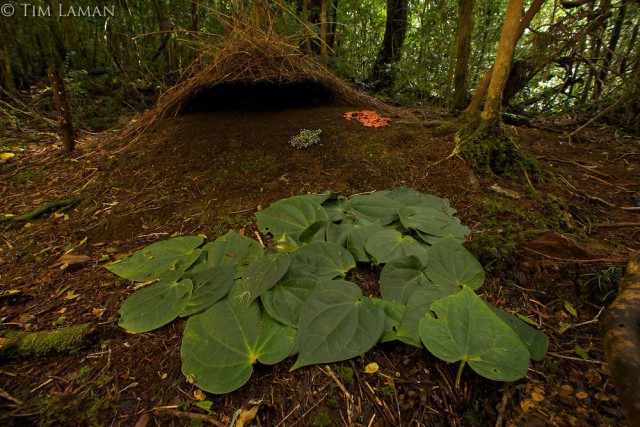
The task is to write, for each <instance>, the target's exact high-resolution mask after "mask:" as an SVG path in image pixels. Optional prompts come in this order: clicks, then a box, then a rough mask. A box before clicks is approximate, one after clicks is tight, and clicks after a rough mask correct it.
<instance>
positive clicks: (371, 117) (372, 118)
mask: <svg viewBox="0 0 640 427" xmlns="http://www.w3.org/2000/svg"><path fill="white" fill-rule="evenodd" d="M344 118H345V119H347V120H354V119H355V120H357V121H359V122H360V123H362V124H363V125H364V126H366V127H368V128H379V127H382V126H389V123H391V119H390V118H388V117H382V116H380V115H379V114H378V113H376V112H375V111H371V110H363V111H349V112H348V113H344Z"/></svg>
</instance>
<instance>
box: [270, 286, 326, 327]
mask: <svg viewBox="0 0 640 427" xmlns="http://www.w3.org/2000/svg"><path fill="white" fill-rule="evenodd" d="M317 283H318V279H317V278H316V277H314V276H311V275H305V274H287V275H285V277H283V278H282V280H281V281H280V282H279V283H278V284H277V285H275V286H274V287H273V288H271V289H269V290H268V291H267V292H265V293H263V294H262V295H261V296H260V300H261V301H262V304H263V305H264V308H265V310H267V312H268V313H269V314H270V315H271V317H273V318H274V319H276V320H277V321H278V322H281V323H284V324H285V325H289V326H292V327H294V328H298V317H299V316H300V308H301V307H302V304H303V303H304V301H305V300H306V299H307V296H308V295H309V292H311V291H312V290H313V289H314V288H315V287H316V284H317Z"/></svg>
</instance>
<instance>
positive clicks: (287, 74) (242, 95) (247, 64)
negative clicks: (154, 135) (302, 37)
mask: <svg viewBox="0 0 640 427" xmlns="http://www.w3.org/2000/svg"><path fill="white" fill-rule="evenodd" d="M313 105H344V106H350V107H362V108H370V109H376V110H378V111H382V112H385V113H389V112H390V110H391V108H390V107H389V106H387V105H385V104H383V103H382V102H380V101H378V100H376V99H375V98H373V97H371V96H369V95H366V94H364V93H362V92H359V91H358V90H356V89H355V88H354V87H353V86H351V85H350V84H349V83H347V82H346V81H344V80H342V79H340V78H339V77H337V76H335V75H334V74H332V73H331V72H330V71H328V70H327V69H326V68H324V67H323V66H321V65H320V64H318V63H317V62H315V61H314V60H313V59H311V58H309V57H307V56H305V55H303V54H302V52H300V50H299V49H298V48H297V47H296V46H294V45H292V44H290V43H289V42H288V41H287V40H285V39H283V38H282V37H280V36H277V35H274V34H266V33H264V32H260V31H256V30H253V31H251V32H245V31H241V30H235V31H234V32H232V33H231V34H230V35H229V36H228V37H227V38H226V39H225V41H224V42H223V43H222V44H221V45H220V46H219V47H218V49H217V50H216V51H215V53H214V55H213V59H212V61H211V63H210V64H209V65H207V66H205V67H204V68H203V69H202V70H201V71H199V72H198V73H196V74H195V75H193V76H192V77H191V78H189V79H187V80H186V81H184V82H183V83H181V84H178V85H177V86H175V87H173V88H171V89H169V90H168V91H167V92H165V94H163V95H162V96H161V98H160V100H159V101H158V105H157V106H156V108H154V109H152V110H150V111H148V112H146V113H145V114H143V116H142V117H140V119H139V120H137V121H136V122H135V123H134V124H133V125H132V126H129V127H128V128H127V129H125V135H124V136H130V135H132V134H137V133H139V132H140V131H143V130H145V129H147V128H148V127H150V126H153V125H154V124H156V123H157V122H159V121H163V120H165V119H168V118H171V117H175V116H177V115H181V114H189V113H196V112H200V111H212V110H213V111H215V110H232V109H243V110H247V109H249V110H251V109H276V108H298V107H305V106H313Z"/></svg>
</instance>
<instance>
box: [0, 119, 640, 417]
mask: <svg viewBox="0 0 640 427" xmlns="http://www.w3.org/2000/svg"><path fill="white" fill-rule="evenodd" d="M349 110H350V109H348V108H342V107H314V108H304V109H295V110H280V111H262V112H257V111H253V112H238V111H227V112H223V111H218V112H203V113H197V114H192V115H189V116H184V117H178V118H176V119H173V120H170V121H166V122H165V123H162V125H161V126H159V127H158V128H157V129H155V130H154V131H153V132H152V133H151V134H147V135H145V136H143V137H142V138H140V139H138V140H136V141H126V142H114V141H115V140H114V139H113V138H112V136H113V135H112V134H108V133H104V134H99V135H89V134H83V136H82V137H81V138H80V140H79V144H78V149H77V150H76V151H75V152H73V153H72V154H71V155H68V156H64V155H61V152H60V149H59V147H58V146H56V145H55V144H54V142H55V141H52V136H51V134H46V133H41V132H39V131H38V130H37V129H36V128H33V129H29V128H28V127H27V128H23V129H22V130H20V131H14V132H13V133H12V134H11V135H9V136H6V137H4V138H3V139H2V143H1V144H0V145H1V146H2V147H3V148H5V151H7V150H10V151H12V152H14V153H16V155H15V156H14V157H12V158H9V159H7V160H5V161H3V163H1V164H0V182H1V187H0V215H2V216H4V215H8V214H13V215H16V216H18V215H22V214H25V213H28V212H30V211H32V210H33V209H34V208H36V207H39V206H42V205H43V204H45V203H47V202H51V201H56V200H64V199H78V201H79V203H78V204H77V205H75V207H73V208H71V209H69V210H67V211H65V212H60V213H52V214H47V215H44V216H43V217H41V218H39V219H31V220H28V221H22V222H18V221H5V222H0V322H1V323H0V328H1V329H4V330H6V329H12V330H17V331H39V330H47V329H53V328H57V327H61V326H69V325H74V324H81V323H86V322H93V323H94V324H96V326H97V330H96V334H94V335H92V336H91V339H90V340H89V342H88V343H87V346H86V347H85V348H84V349H82V350H80V351H78V352H76V353H74V354H64V355H58V356H47V357H40V358H31V359H18V360H5V361H2V362H1V364H0V423H2V424H3V425H21V426H22V425H114V426H120V425H135V426H139V427H144V426H146V425H149V426H151V425H163V426H164V425H190V424H193V425H207V424H213V425H230V424H231V423H232V421H234V419H235V418H234V415H235V416H237V415H238V414H243V415H241V417H242V420H243V423H242V424H240V423H238V424H235V425H245V426H248V425H262V426H291V425H298V426H307V425H316V426H327V425H345V424H346V423H347V422H348V421H349V420H351V422H352V423H353V425H361V426H424V425H429V426H435V425H443V426H455V425H469V426H476V425H478V426H479V425H496V426H501V425H508V426H515V425H526V426H530V427H531V426H542V425H558V426H595V425H598V426H617V425H624V423H625V422H624V417H623V414H622V411H621V407H620V404H619V400H618V398H617V397H616V391H615V389H614V386H613V384H612V382H611V377H610V375H609V373H608V371H607V365H606V362H604V359H603V351H602V345H601V330H600V324H599V319H600V317H601V314H602V311H603V308H604V307H605V306H606V304H608V303H609V302H611V300H612V297H613V296H614V295H615V290H616V286H617V282H618V280H619V279H620V276H621V274H622V269H623V267H624V265H625V263H626V261H627V260H628V258H629V253H630V252H631V251H636V250H638V249H639V244H638V242H639V241H640V239H639V235H640V227H639V226H638V224H639V223H640V218H639V215H640V214H639V213H638V211H637V210H625V209H621V207H632V206H637V204H638V198H637V197H638V196H640V180H639V179H638V176H639V175H638V174H639V172H640V151H639V147H640V138H638V137H636V136H630V135H625V134H623V133H619V132H616V131H615V130H613V129H610V128H608V127H603V128H597V127H596V128H593V129H591V130H587V131H585V133H584V134H582V135H581V136H582V138H581V140H580V141H573V142H570V141H568V140H567V139H566V137H564V136H563V135H562V134H561V133H560V132H557V131H553V129H556V130H569V129H572V128H575V127H577V125H576V124H575V123H572V122H571V120H568V121H567V122H566V123H561V122H560V121H559V120H556V121H551V120H550V119H549V120H543V119H539V120H538V121H537V122H535V123H534V124H535V126H531V127H512V126H509V127H508V132H509V134H510V135H511V136H512V137H513V138H514V139H515V140H516V141H517V142H518V144H519V145H520V147H521V148H523V149H526V150H528V151H530V152H532V153H533V154H534V155H535V156H536V157H537V158H538V159H539V161H540V164H541V168H542V171H543V177H542V180H541V181H538V182H532V183H531V184H529V183H527V182H526V180H525V181H524V182H522V181H519V180H514V179H507V178H500V179H498V178H495V177H480V176H477V175H476V174H475V173H474V172H473V170H472V168H471V167H470V166H469V165H468V164H466V163H465V162H464V161H463V160H462V159H460V158H451V159H446V157H447V155H448V154H449V153H450V152H451V150H452V148H453V145H454V142H453V135H452V134H444V135H439V134H437V132H435V128H431V127H427V126H425V125H424V122H428V121H431V120H433V119H438V118H439V117H437V114H436V113H434V112H433V111H426V110H425V111H406V112H403V113H402V114H400V116H399V117H394V118H393V120H392V122H391V125H390V126H388V127H381V128H366V127H363V126H362V125H361V124H360V123H358V122H356V121H347V120H345V119H344V117H343V115H344V113H345V112H347V111H349ZM300 129H322V135H321V140H322V141H321V144H320V145H316V146H312V147H311V148H308V149H305V150H297V149H295V148H292V147H291V146H290V145H289V144H288V141H289V139H290V138H291V137H292V136H294V135H297V134H298V133H299V132H300ZM0 161H1V160H0ZM400 186H405V187H409V188H414V189H416V190H419V191H422V192H424V193H431V194H434V195H437V196H439V197H446V198H448V199H449V200H450V201H451V204H452V206H453V207H455V208H456V209H457V210H458V216H459V217H460V218H461V219H462V223H463V224H465V225H466V226H468V227H470V228H472V229H473V231H474V233H473V235H472V237H471V240H470V241H469V242H468V244H467V247H468V248H469V249H470V250H471V251H472V252H473V253H474V254H475V255H476V256H477V257H478V258H479V259H480V260H481V262H482V263H483V265H484V266H485V268H486V270H487V280H486V282H485V285H484V287H483V289H484V292H483V297H484V298H485V299H487V300H489V301H490V302H492V303H493V304H494V305H497V306H500V307H502V308H505V309H508V310H511V311H515V312H517V313H519V314H520V315H522V316H526V317H527V318H529V319H531V320H532V321H533V322H534V323H536V324H537V325H538V326H539V327H540V328H541V329H542V330H543V331H544V332H545V333H546V334H547V335H548V336H549V340H550V347H549V354H548V356H547V357H546V358H545V359H544V360H543V361H542V362H537V363H533V364H532V365H531V367H530V369H529V374H528V375H527V377H526V378H524V379H522V380H520V381H517V382H515V383H507V384H505V383H496V382H491V381H489V380H485V379H482V378H480V377H479V376H478V375H476V374H475V373H474V372H473V371H471V370H466V372H465V373H464V375H463V377H462V385H461V387H460V388H459V389H456V388H455V387H454V386H453V383H454V377H455V373H456V369H457V365H456V364H447V363H444V362H442V361H438V360H435V359H434V358H433V357H431V356H430V355H429V354H428V353H427V352H426V350H420V349H417V348H412V347H409V346H406V345H403V344H400V343H397V344H394V343H390V344H385V345H382V346H377V347H375V348H374V349H373V350H371V351H370V352H368V353H367V354H365V355H363V356H362V357H360V358H357V359H354V360H350V361H345V362H341V363H335V364H331V365H328V366H313V367H307V368H302V369H299V370H296V371H295V372H293V373H290V372H289V368H290V367H291V365H292V364H293V360H292V359H287V360H285V361H284V362H282V363H279V364H277V365H275V366H268V367H267V366H261V365H258V366H256V367H255V372H254V374H253V376H252V377H251V379H250V380H249V382H248V383H247V384H246V385H245V386H243V387H242V388H240V389H239V390H237V391H235V392H232V393H229V394H226V395H206V394H203V393H201V392H199V391H198V390H197V389H196V388H195V387H194V386H192V385H191V384H189V383H188V382H187V381H186V379H185V377H184V376H183V375H182V373H181V371H180V340H181V336H182V330H183V328H184V323H185V322H184V321H182V320H178V321H175V322H173V323H171V324H170V325H167V326H165V327H163V328H161V329H159V330H156V331H153V332H151V333H145V334H136V335H133V334H127V333H125V332H124V331H123V330H121V329H119V328H118V327H117V326H116V320H117V311H118V309H119V307H120V305H121V303H122V301H123V300H124V299H125V298H126V297H127V296H128V295H129V294H131V292H132V286H131V284H130V283H128V282H126V281H124V280H122V279H119V278H118V277H116V276H115V275H113V274H112V273H110V272H109V271H108V270H107V269H105V268H104V266H105V265H106V264H107V263H108V262H110V261H112V260H115V259H117V258H118V257H121V256H123V255H125V254H127V253H130V252H131V251H133V250H136V249H140V248H142V247H144V246H146V245H148V244H150V243H152V242H155V241H158V240H161V239H165V238H168V237H169V236H172V235H174V234H176V233H180V234H204V235H206V236H207V237H208V239H210V240H213V239H214V238H216V237H218V236H221V235H222V234H224V233H226V232H227V231H228V230H229V229H233V230H236V231H241V232H242V233H244V234H245V235H247V236H252V237H253V236H255V233H256V232H257V227H256V222H255V219H254V217H253V214H254V213H255V212H256V210H258V209H261V208H263V207H266V206H268V205H269V204H270V203H272V202H274V201H276V200H279V199H281V198H285V197H289V196H293V195H297V194H303V193H308V192H311V193H318V192H322V191H324V190H327V189H332V190H334V191H341V192H343V194H345V195H347V196H350V195H352V194H356V193H362V192H370V191H373V190H383V189H392V188H395V187H400ZM65 254H66V255H69V254H71V255H78V256H80V257H76V258H69V257H68V256H67V257H66V258H62V259H61V257H62V256H63V255H65ZM82 256H84V257H82ZM363 269H364V271H365V272H369V273H370V274H365V275H364V279H362V280H371V281H373V282H376V281H377V275H378V271H377V268H375V267H366V266H365V267H363ZM370 362H376V363H378V365H379V366H380V368H379V370H378V371H377V372H376V373H374V374H368V373H365V371H364V367H365V366H366V365H367V364H368V363H370ZM332 374H334V375H332ZM345 391H348V393H349V394H350V395H351V399H352V401H351V403H352V404H351V405H349V404H347V400H348V398H347V397H346V396H345ZM204 399H206V400H209V401H211V402H213V405H212V406H211V408H210V409H209V410H205V409H201V408H200V407H198V406H197V403H198V402H199V401H200V400H204ZM244 420H246V421H244Z"/></svg>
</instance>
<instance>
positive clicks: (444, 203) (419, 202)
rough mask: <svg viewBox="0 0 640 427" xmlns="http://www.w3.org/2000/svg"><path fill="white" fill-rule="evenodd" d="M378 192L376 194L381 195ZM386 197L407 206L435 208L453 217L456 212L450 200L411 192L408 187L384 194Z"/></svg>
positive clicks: (415, 191)
mask: <svg viewBox="0 0 640 427" xmlns="http://www.w3.org/2000/svg"><path fill="white" fill-rule="evenodd" d="M380 193H381V192H376V193H375V194H380ZM384 196H385V197H388V198H390V199H393V200H395V201H397V202H400V203H402V204H403V205H405V206H416V207H417V206H419V207H425V208H433V209H436V210H438V211H441V212H444V213H446V214H447V215H449V216H451V215H453V214H454V213H456V210H455V209H453V208H452V207H451V206H450V205H449V200H447V199H441V198H440V197H436V196H434V195H432V194H424V193H421V192H419V191H417V190H411V189H409V188H407V187H398V188H394V189H393V190H391V191H389V192H387V193H385V194H384Z"/></svg>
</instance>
